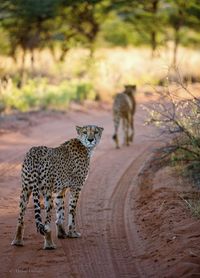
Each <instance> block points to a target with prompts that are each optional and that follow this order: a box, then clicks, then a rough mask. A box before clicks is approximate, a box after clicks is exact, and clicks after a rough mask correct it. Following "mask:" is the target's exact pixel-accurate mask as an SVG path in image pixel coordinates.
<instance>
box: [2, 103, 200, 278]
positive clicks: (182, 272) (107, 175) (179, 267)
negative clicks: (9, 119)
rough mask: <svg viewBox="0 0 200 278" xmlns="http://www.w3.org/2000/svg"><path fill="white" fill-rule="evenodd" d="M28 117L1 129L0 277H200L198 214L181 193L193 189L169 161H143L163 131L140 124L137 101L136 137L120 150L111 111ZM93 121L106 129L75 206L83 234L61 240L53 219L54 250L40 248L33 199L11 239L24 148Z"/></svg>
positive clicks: (51, 141)
mask: <svg viewBox="0 0 200 278" xmlns="http://www.w3.org/2000/svg"><path fill="white" fill-rule="evenodd" d="M28 117H29V120H28V121H27V124H26V123H25V124H23V125H22V126H20V125H19V127H18V128H16V129H15V130H14V131H13V129H12V127H11V128H10V129H9V131H7V132H6V133H5V130H4V132H2V133H1V136H0V190H1V194H0V200H1V202H0V224H1V239H0V250H1V257H0V273H1V274H0V277H73V278H75V277H77V278H78V277H81V278H82V277H83V278H90V277H91V278H94V277H95V278H96V277H97V278H98V277H100V278H101V277H109V278H112V277H113V278H114V277H123V278H124V277H156V278H158V277H159V278H160V277H200V249H199V246H200V233H199V231H200V221H197V220H195V219H194V218H192V217H191V215H190V214H189V212H188V211H187V209H186V207H185V205H184V203H183V201H182V200H181V198H180V196H179V195H180V194H181V192H182V191H188V190H190V191H191V190H194V189H192V188H191V187H190V186H189V185H187V187H186V186H185V185H184V186H183V185H181V183H182V180H181V179H177V177H175V176H174V175H173V172H172V170H171V169H170V168H169V167H165V168H161V169H160V170H159V169H158V168H159V167H157V166H154V165H151V162H150V163H147V164H146V163H145V162H146V161H148V159H149V157H150V156H151V155H152V152H153V149H154V148H155V147H157V146H159V145H160V142H159V140H160V138H159V137H156V136H153V135H156V131H155V129H153V128H152V127H144V126H143V121H144V111H142V109H141V108H140V107H139V105H138V109H137V113H136V117H135V128H136V135H135V141H134V144H133V145H132V146H130V147H122V148H121V149H120V150H115V148H114V144H113V142H112V139H111V137H112V132H113V125H112V117H111V112H110V111H108V110H107V111H106V110H103V109H99V110H92V109H91V110H90V112H88V113H87V112H84V111H83V112H69V113H67V114H56V113H53V114H52V115H51V114H49V115H48V116H44V115H41V114H37V113H36V114H32V115H30V116H28ZM40 122H41V123H40ZM30 123H32V124H30ZM92 123H94V124H97V125H101V126H103V127H104V134H103V139H102V141H101V143H100V145H99V146H98V148H97V150H96V152H95V154H94V157H93V158H92V161H91V169H90V174H89V178H88V180H87V183H86V184H85V186H84V188H83V191H82V194H81V199H80V202H79V205H78V215H77V222H78V226H79V230H80V232H81V233H82V237H81V238H80V239H64V240H58V239H56V238H55V227H54V226H55V225H54V223H52V227H53V233H54V241H55V243H56V245H57V249H56V250H53V251H45V250H43V249H42V247H43V238H42V236H41V235H39V234H38V233H37V232H36V228H35V223H34V215H33V205H32V202H31V203H30V204H29V207H28V210H27V214H26V218H25V225H26V228H25V238H24V243H25V245H24V247H13V246H11V245H10V243H11V241H12V239H13V236H14V232H15V227H16V222H17V215H18V200H19V192H20V165H21V162H22V160H23V156H24V154H25V152H26V151H27V150H28V149H29V148H30V147H31V146H33V145H41V144H45V145H48V146H56V145H58V144H60V143H62V142H64V141H65V140H67V139H69V138H72V137H74V136H75V135H76V132H75V125H81V124H92ZM16 126H17V125H16ZM24 128H26V130H24ZM147 166H148V167H147ZM156 167H157V168H156ZM157 170H158V171H157ZM139 173H140V175H139ZM138 175H139V178H138ZM53 214H54V215H55V213H54V212H53ZM53 220H55V216H54V217H53Z"/></svg>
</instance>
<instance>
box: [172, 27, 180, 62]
mask: <svg viewBox="0 0 200 278" xmlns="http://www.w3.org/2000/svg"><path fill="white" fill-rule="evenodd" d="M179 41H180V39H179V28H177V29H174V49H173V66H174V67H176V65H177V53H178V46H179Z"/></svg>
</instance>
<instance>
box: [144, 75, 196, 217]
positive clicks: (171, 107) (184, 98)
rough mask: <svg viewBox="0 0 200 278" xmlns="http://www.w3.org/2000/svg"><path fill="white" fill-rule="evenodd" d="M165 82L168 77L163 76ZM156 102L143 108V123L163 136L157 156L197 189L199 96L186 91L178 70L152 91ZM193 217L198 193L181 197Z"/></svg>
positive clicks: (187, 89) (186, 86) (186, 88)
mask: <svg viewBox="0 0 200 278" xmlns="http://www.w3.org/2000/svg"><path fill="white" fill-rule="evenodd" d="M167 82H169V78H167ZM155 93H156V95H157V96H158V97H157V99H158V100H157V102H156V103H154V104H152V105H150V106H148V107H144V108H145V109H146V110H147V111H148V119H147V121H146V124H153V125H155V126H156V127H158V128H159V130H160V132H161V135H163V136H164V137H165V139H166V145H165V146H164V147H163V148H162V155H161V158H162V159H163V158H168V161H169V163H170V165H171V166H173V167H175V169H176V172H177V173H179V174H181V175H183V176H184V177H185V178H187V179H190V181H191V182H192V183H193V184H194V185H195V186H197V187H198V188H200V128H199V127H200V96H199V93H198V92H197V93H196V94H195V93H193V91H191V90H190V87H189V86H188V85H187V83H185V82H184V80H183V79H182V77H181V75H180V73H179V72H178V71H177V72H176V82H174V84H172V83H170V84H167V83H166V85H165V86H163V87H162V89H161V90H160V91H159V90H157V89H156V91H155ZM181 198H182V199H183V201H184V202H185V204H186V205H187V207H188V208H189V209H190V210H191V212H192V214H193V215H194V216H195V217H198V218H200V202H199V193H198V192H197V193H195V194H193V195H191V196H187V194H186V195H185V196H184V197H181Z"/></svg>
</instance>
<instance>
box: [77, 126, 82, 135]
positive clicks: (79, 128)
mask: <svg viewBox="0 0 200 278" xmlns="http://www.w3.org/2000/svg"><path fill="white" fill-rule="evenodd" d="M81 129H82V127H80V126H76V131H77V133H78V134H80V133H81Z"/></svg>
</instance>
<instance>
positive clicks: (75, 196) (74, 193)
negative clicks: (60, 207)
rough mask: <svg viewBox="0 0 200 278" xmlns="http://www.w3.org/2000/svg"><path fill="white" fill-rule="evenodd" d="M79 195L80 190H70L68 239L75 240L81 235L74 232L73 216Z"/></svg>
mask: <svg viewBox="0 0 200 278" xmlns="http://www.w3.org/2000/svg"><path fill="white" fill-rule="evenodd" d="M79 195H80V189H70V195H69V214H68V233H67V236H68V237H73V238H77V237H80V236H81V234H80V233H78V232H77V231H76V225H75V216H76V206H77V202H78V199H79Z"/></svg>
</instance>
